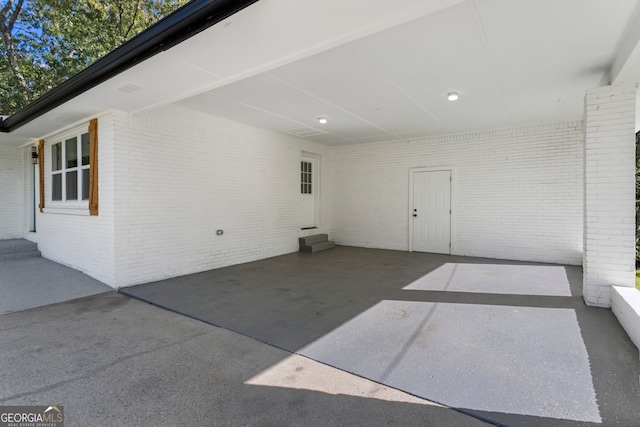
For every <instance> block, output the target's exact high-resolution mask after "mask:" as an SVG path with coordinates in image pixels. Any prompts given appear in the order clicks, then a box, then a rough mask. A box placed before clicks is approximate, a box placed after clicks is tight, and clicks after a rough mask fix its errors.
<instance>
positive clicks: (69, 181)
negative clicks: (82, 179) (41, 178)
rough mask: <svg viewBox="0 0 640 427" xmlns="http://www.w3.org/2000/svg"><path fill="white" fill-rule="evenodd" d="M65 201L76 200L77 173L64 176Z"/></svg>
mask: <svg viewBox="0 0 640 427" xmlns="http://www.w3.org/2000/svg"><path fill="white" fill-rule="evenodd" d="M64 178H65V181H66V187H65V188H66V190H67V200H78V171H71V172H67V173H66V174H65V177H64Z"/></svg>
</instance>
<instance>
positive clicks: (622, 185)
mask: <svg viewBox="0 0 640 427" xmlns="http://www.w3.org/2000/svg"><path fill="white" fill-rule="evenodd" d="M635 103H636V88H635V86H606V87H600V88H596V89H591V90H589V91H587V95H586V98H585V117H584V133H585V142H584V252H583V269H584V278H583V294H584V300H585V302H586V303H587V304H588V305H595V306H599V307H610V306H611V286H612V285H616V286H635V273H634V271H635V135H634V132H635Z"/></svg>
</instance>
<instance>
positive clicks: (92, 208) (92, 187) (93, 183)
mask: <svg viewBox="0 0 640 427" xmlns="http://www.w3.org/2000/svg"><path fill="white" fill-rule="evenodd" d="M89 164H90V165H91V166H90V168H89V215H92V216H97V215H98V119H91V121H90V122H89Z"/></svg>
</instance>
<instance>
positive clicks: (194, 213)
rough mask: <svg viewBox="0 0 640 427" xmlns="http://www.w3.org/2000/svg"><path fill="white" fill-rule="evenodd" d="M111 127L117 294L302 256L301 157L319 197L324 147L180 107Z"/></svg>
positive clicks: (121, 119)
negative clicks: (316, 159)
mask: <svg viewBox="0 0 640 427" xmlns="http://www.w3.org/2000/svg"><path fill="white" fill-rule="evenodd" d="M115 124H116V129H117V136H116V146H115V156H116V188H117V191H116V195H115V209H116V223H115V241H116V284H117V286H129V285H134V284H138V283H144V282H149V281H152V280H158V279H163V278H167V277H173V276H178V275H184V274H189V273H194V272H198V271H203V270H208V269H213V268H219V267H224V266H228V265H232V264H238V263H243V262H249V261H254V260H258V259H263V258H267V257H272V256H276V255H281V254H286V253H291V252H295V251H297V250H298V237H299V236H300V235H302V232H301V230H300V218H301V212H300V156H301V152H302V151H308V152H313V153H317V154H319V155H321V175H322V177H323V182H322V186H323V190H324V189H325V188H326V185H327V182H326V174H325V167H326V162H327V159H328V148H327V147H324V146H322V145H318V144H314V143H310V142H307V141H303V140H300V139H298V138H294V137H291V136H287V135H284V134H280V133H275V132H271V131H266V130H262V129H256V128H253V127H249V126H246V125H242V124H239V123H235V122H230V121H227V120H223V119H219V118H215V117H212V116H208V115H203V114H200V113H197V112H194V111H190V110H186V109H183V108H180V107H166V108H165V109H162V110H159V111H156V112H153V113H147V114H144V115H140V116H135V117H134V116H129V115H126V114H118V115H117V116H116V117H115ZM321 194H322V196H321V197H322V202H321V206H322V207H323V210H322V213H321V218H320V222H321V224H320V225H321V227H320V229H319V230H317V232H328V231H329V229H330V228H329V224H328V223H327V221H326V218H327V206H328V204H329V197H328V195H327V194H326V191H322V192H321ZM217 229H222V230H224V235H222V236H217V235H216V230H217Z"/></svg>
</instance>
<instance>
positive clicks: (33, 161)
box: [31, 145, 38, 165]
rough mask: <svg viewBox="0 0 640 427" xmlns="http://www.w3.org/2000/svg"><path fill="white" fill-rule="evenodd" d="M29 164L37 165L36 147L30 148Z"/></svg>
mask: <svg viewBox="0 0 640 427" xmlns="http://www.w3.org/2000/svg"><path fill="white" fill-rule="evenodd" d="M31 164H32V165H37V164H38V147H36V146H35V145H34V146H33V147H31Z"/></svg>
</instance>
